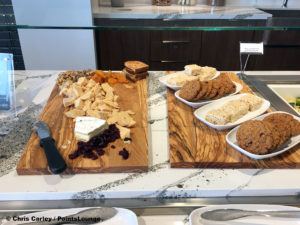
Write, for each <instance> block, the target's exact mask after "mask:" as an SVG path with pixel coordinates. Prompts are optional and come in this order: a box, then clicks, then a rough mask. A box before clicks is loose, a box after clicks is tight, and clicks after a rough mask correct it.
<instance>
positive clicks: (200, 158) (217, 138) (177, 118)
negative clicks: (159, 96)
mask: <svg viewBox="0 0 300 225" xmlns="http://www.w3.org/2000/svg"><path fill="white" fill-rule="evenodd" d="M230 78H231V80H233V81H235V82H238V83H240V84H242V85H243V89H242V91H241V92H240V93H253V92H252V91H251V89H250V88H249V87H248V86H246V85H245V83H244V82H242V81H241V80H240V79H239V78H238V77H237V76H236V75H235V74H233V73H231V74H230ZM167 102H168V124H169V144H170V163H171V167H172V168H300V145H297V146H295V147H294V148H292V149H290V150H289V151H287V152H285V153H283V154H281V155H278V156H276V157H273V158H269V159H264V160H254V159H251V158H248V157H247V156H246V155H243V154H242V153H240V152H239V151H237V150H235V149H233V148H232V147H231V146H230V145H229V144H227V142H226V135H227V133H228V132H229V131H226V130H225V131H217V130H215V129H213V128H211V127H209V126H207V125H205V124H204V123H202V122H201V121H199V120H198V119H197V118H196V117H195V116H194V114H193V112H194V109H193V108H191V107H189V106H188V105H186V104H184V103H182V102H181V101H179V100H177V99H176V97H175V96H174V92H173V91H172V90H171V89H167ZM297 150H298V151H297Z"/></svg>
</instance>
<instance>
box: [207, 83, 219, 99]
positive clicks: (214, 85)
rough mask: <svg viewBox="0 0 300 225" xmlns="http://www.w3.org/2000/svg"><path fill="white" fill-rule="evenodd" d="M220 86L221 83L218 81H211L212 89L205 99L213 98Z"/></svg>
mask: <svg viewBox="0 0 300 225" xmlns="http://www.w3.org/2000/svg"><path fill="white" fill-rule="evenodd" d="M220 86H221V83H220V81H219V80H217V79H216V80H212V88H211V91H210V93H209V95H208V96H207V97H206V99H212V98H214V97H215V96H216V95H217V93H218V90H219V88H220Z"/></svg>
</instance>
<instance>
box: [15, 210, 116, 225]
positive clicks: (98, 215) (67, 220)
mask: <svg viewBox="0 0 300 225" xmlns="http://www.w3.org/2000/svg"><path fill="white" fill-rule="evenodd" d="M116 214H117V210H116V209H115V208H105V207H103V208H90V209H85V210H82V211H80V212H78V213H75V214H72V215H69V216H65V217H62V218H63V219H60V218H59V217H58V216H56V218H55V219H52V220H51V221H50V222H31V223H19V224H24V225H59V224H93V223H99V222H104V221H106V220H108V219H110V218H112V217H114V216H115V215H116ZM80 218H81V219H80ZM76 220H77V221H76Z"/></svg>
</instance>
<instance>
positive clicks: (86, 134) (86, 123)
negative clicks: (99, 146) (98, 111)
mask: <svg viewBox="0 0 300 225" xmlns="http://www.w3.org/2000/svg"><path fill="white" fill-rule="evenodd" d="M106 129H108V124H107V122H106V121H105V120H101V119H98V118H95V117H89V116H78V117H76V121H75V130H74V132H75V138H76V139H78V140H81V141H85V142H87V141H89V140H90V139H91V138H92V137H95V136H97V135H99V134H101V133H103V131H105V130H106Z"/></svg>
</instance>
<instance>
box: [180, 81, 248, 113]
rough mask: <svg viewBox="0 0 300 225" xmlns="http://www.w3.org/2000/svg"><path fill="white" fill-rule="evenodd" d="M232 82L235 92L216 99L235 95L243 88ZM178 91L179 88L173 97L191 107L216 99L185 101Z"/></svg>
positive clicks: (197, 106)
mask: <svg viewBox="0 0 300 225" xmlns="http://www.w3.org/2000/svg"><path fill="white" fill-rule="evenodd" d="M232 82H233V83H234V84H235V86H236V90H235V92H234V93H232V94H229V95H225V96H224V97H222V98H219V99H217V100H220V99H223V98H226V97H228V96H232V95H235V94H237V93H239V92H240V91H241V90H242V89H243V86H242V85H241V84H239V83H236V82H234V81H232ZM179 92H180V90H178V91H176V92H175V97H176V98H177V99H178V100H180V101H182V102H183V103H185V104H187V105H189V106H191V107H193V108H199V107H200V106H203V105H206V104H208V103H211V102H214V101H216V100H200V101H197V102H189V101H187V100H185V99H183V98H181V97H180V96H179Z"/></svg>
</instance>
